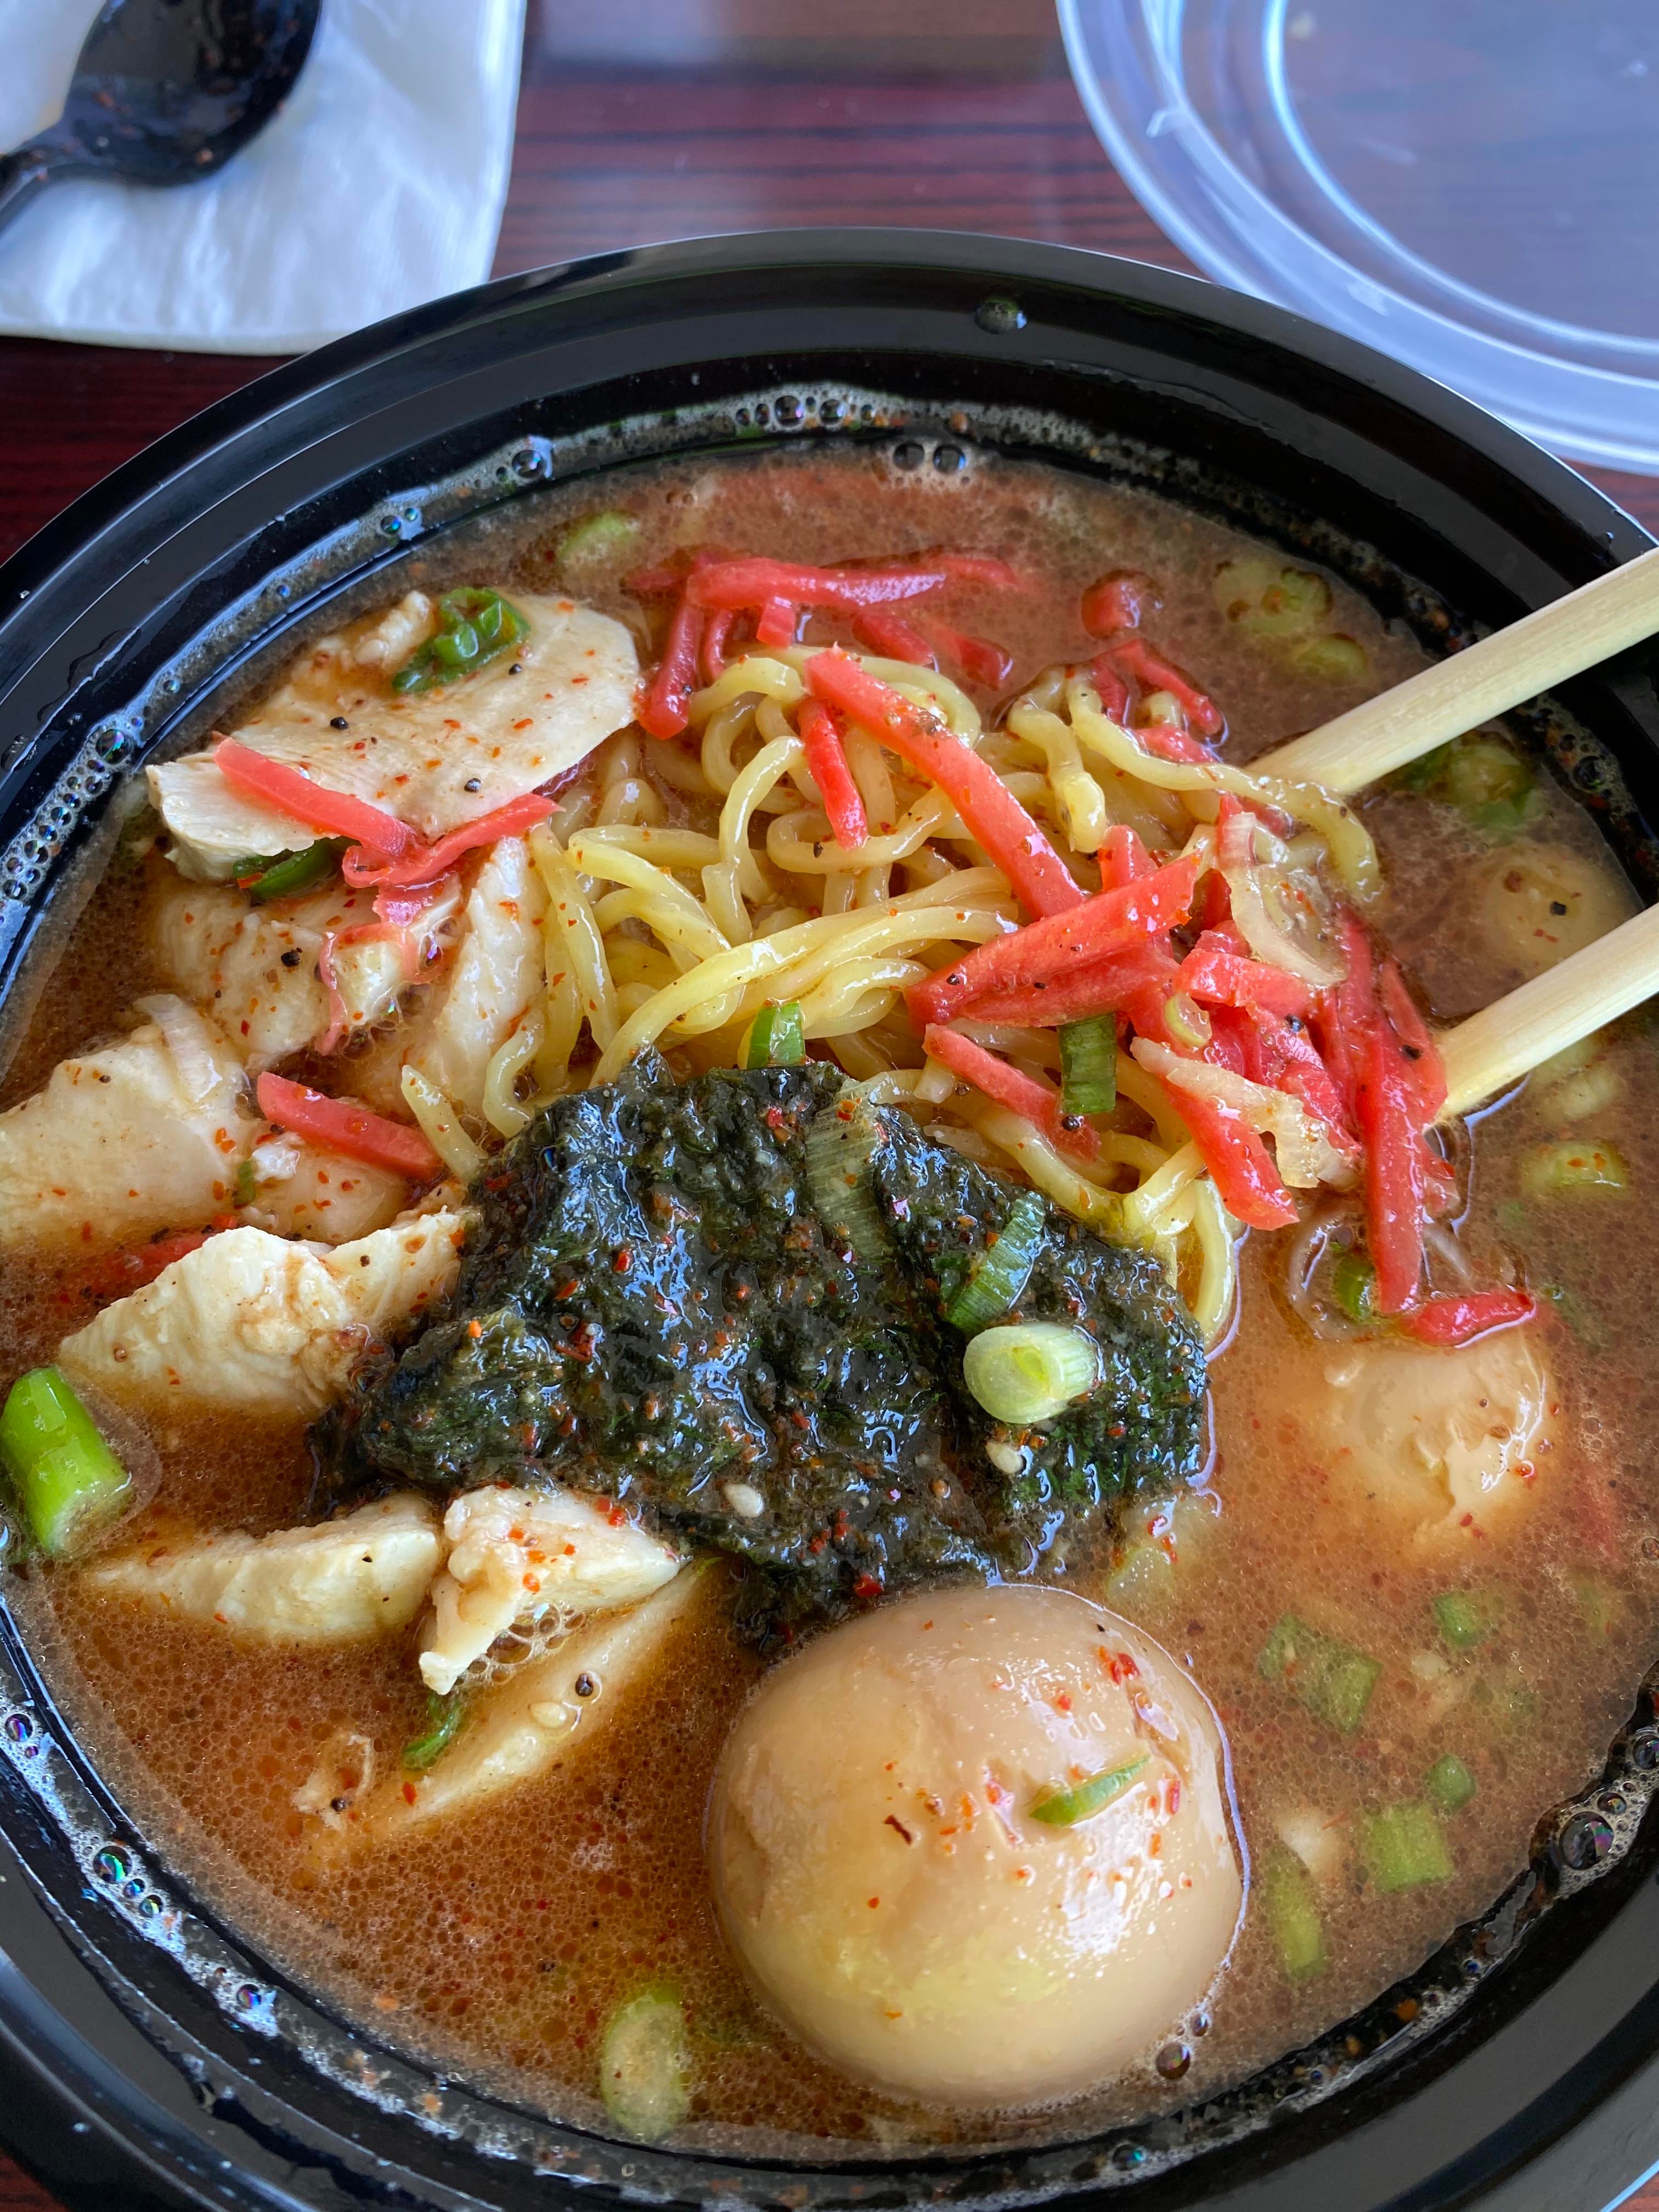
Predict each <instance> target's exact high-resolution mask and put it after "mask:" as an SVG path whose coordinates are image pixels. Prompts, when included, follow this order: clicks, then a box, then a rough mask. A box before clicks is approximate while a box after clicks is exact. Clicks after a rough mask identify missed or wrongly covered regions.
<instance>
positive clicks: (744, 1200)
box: [319, 1055, 1205, 1619]
mask: <svg viewBox="0 0 1659 2212" xmlns="http://www.w3.org/2000/svg"><path fill="white" fill-rule="evenodd" d="M842 1087H843V1086H842V1077H841V1076H840V1074H839V1073H838V1072H837V1071H836V1070H835V1069H834V1068H832V1067H829V1066H825V1065H823V1064H817V1063H812V1064H808V1065H807V1066H804V1067H799V1068H767V1069H761V1070H752V1071H738V1070H735V1069H732V1070H726V1069H722V1070H719V1071H716V1072H715V1073H712V1074H708V1075H705V1076H702V1077H700V1078H698V1079H696V1080H694V1081H691V1082H689V1083H685V1084H680V1085H676V1084H675V1083H674V1082H672V1081H671V1079H669V1077H668V1075H667V1072H666V1070H665V1068H664V1067H663V1066H662V1063H661V1062H660V1061H659V1060H657V1059H656V1058H655V1057H654V1055H646V1056H643V1057H642V1058H641V1060H639V1061H637V1062H636V1063H635V1066H634V1067H633V1068H632V1069H631V1070H630V1071H629V1073H628V1074H627V1075H626V1076H624V1078H623V1079H622V1080H621V1081H619V1082H617V1083H615V1084H611V1085H604V1086H602V1087H599V1088H597V1089H594V1090H591V1091H583V1092H580V1093H577V1094H575V1095H573V1096H572V1097H567V1098H562V1099H559V1100H557V1101H556V1102H555V1103H553V1104H552V1105H550V1106H549V1107H548V1108H546V1109H545V1110H544V1112H542V1113H541V1114H540V1115H538V1117H537V1118H536V1120H535V1121H533V1122H532V1124H531V1126H530V1127H528V1128H526V1130H525V1131H524V1132H523V1133H521V1134H520V1136H519V1137H518V1138H517V1139H514V1140H513V1143H512V1144H511V1145H510V1146H508V1147H507V1150H506V1152H504V1153H503V1154H502V1155H501V1158H500V1159H499V1160H497V1161H496V1162H495V1163H493V1164H492V1165H491V1167H490V1169H489V1170H488V1172H487V1173H486V1174H485V1176H483V1178H482V1180H481V1182H480V1183H479V1185H478V1187H477V1189H476V1190H475V1193H474V1200H475V1204H476V1205H477V1219H476V1221H475V1223H474V1225H473V1226H472V1227H471V1230H470V1231H469V1233H468V1236H467V1238H466V1242H465V1248H464V1250H463V1255H462V1263H461V1272H460V1278H459V1284H458V1287H457V1291H456V1294H455V1297H454V1299H453V1302H452V1304H450V1306H449V1307H448V1308H447V1310H444V1311H442V1312H441V1313H439V1314H437V1315H435V1316H432V1317H431V1318H430V1319H429V1320H428V1321H427V1322H425V1323H424V1325H423V1326H422V1327H421V1328H420V1330H419V1333H418V1334H416V1336H415V1337H414V1338H413V1340H411V1341H410V1342H408V1343H407V1344H406V1345H405V1346H404V1348H403V1349H402V1351H401V1352H399V1353H398V1354H397V1355H395V1356H393V1355H392V1354H391V1353H387V1354H385V1355H383V1356H382V1357H381V1358H380V1359H379V1360H378V1361H376V1362H374V1363H371V1364H370V1365H369V1366H368V1369H367V1370H365V1372H364V1373H363V1374H362V1376H360V1378H359V1381H358V1384H357V1387H356V1389H355V1391H354V1393H353V1394H352V1395H351V1397H350V1398H349V1401H347V1403H346V1404H345V1406H344V1407H343V1408H341V1409H339V1411H337V1413H335V1414H333V1415H331V1417H330V1419H328V1421H327V1422H326V1423H325V1425H324V1427H323V1429H322V1431H320V1435H319V1442H320V1445H321V1449H322V1454H323V1456H324V1459H325V1462H328V1463H330V1464H331V1467H332V1468H333V1470H334V1477H333V1480H334V1483H335V1486H336V1487H337V1488H343V1489H347V1490H349V1489H353V1488H361V1487H362V1486H364V1485H365V1484H366V1483H372V1482H374V1481H376V1480H380V1481H384V1480H386V1479H387V1478H395V1479H397V1480H402V1481H407V1482H412V1483H415V1484H416V1485H418V1486H422V1487H424V1488H428V1489H431V1490H435V1491H437V1492H445V1493H449V1492H456V1491H459V1490H462V1489H467V1488H471V1487H472V1486H476V1485H477V1484H480V1483H485V1482H493V1481H507V1482H512V1483H520V1484H526V1485H528V1486H532V1487H533V1486H535V1485H536V1484H538V1482H545V1481H550V1480H557V1481H560V1482H564V1483H568V1484H569V1485H571V1486H574V1487H576V1488H579V1489H582V1490H587V1491H592V1492H599V1493H600V1494H602V1495H604V1496H606V1497H609V1498H615V1499H617V1501H618V1503H619V1504H622V1505H623V1507H624V1508H625V1509H626V1510H629V1511H630V1512H635V1511H636V1512H638V1513H639V1514H640V1515H641V1517H642V1518H643V1519H644V1520H645V1521H646V1522H647V1523H648V1524H649V1525H651V1526H653V1527H655V1528H660V1529H661V1530H662V1531H663V1532H664V1533H665V1534H668V1535H670V1536H671V1537H675V1538H678V1539H679V1540H682V1541H686V1542H688V1543H690V1544H693V1545H696V1544H703V1545H714V1546H716V1547H720V1549H722V1550H724V1551H726V1552H728V1553H734V1554H737V1555H739V1556H740V1557H742V1558H743V1559H746V1560H748V1561H750V1562H751V1563H752V1564H753V1565H755V1566H756V1567H757V1568H759V1569H762V1570H765V1571H767V1572H766V1577H765V1581H764V1583H763V1589H764V1590H765V1592H766V1595H765V1597H764V1599H763V1602H762V1604H761V1607H760V1609H761V1610H762V1611H763V1612H769V1613H770V1614H771V1615H772V1616H773V1618H774V1619H777V1618H782V1617H796V1616H799V1617H810V1616H811V1615H813V1614H823V1613H839V1612H842V1611H844V1610H845V1609H846V1607H847V1606H848V1603H849V1602H851V1601H854V1599H863V1598H868V1597H872V1596H874V1595H876V1594H877V1593H878V1591H879V1590H880V1589H888V1588H892V1587H894V1586H896V1585H899V1584H902V1583H906V1582H908V1581H912V1580H915V1579H916V1578H918V1577H923V1576H927V1575H930V1574H934V1573H938V1572H939V1571H945V1570H949V1569H951V1568H962V1569H973V1570H975V1571H980V1572H981V1573H987V1574H1000V1575H1005V1576H1006V1575H1011V1574H1020V1573H1024V1572H1026V1571H1029V1570H1030V1568H1031V1567H1032V1566H1033V1565H1035V1564H1036V1561H1037V1560H1038V1559H1040V1558H1041V1557H1042V1555H1043V1554H1044V1553H1047V1552H1048V1551H1049V1550H1050V1548H1051V1547H1053V1546H1054V1544H1055V1541H1056V1540H1057V1538H1058V1537H1059V1536H1060V1533H1061V1531H1062V1529H1065V1528H1072V1529H1073V1530H1076V1529H1079V1528H1083V1527H1086V1526H1087V1525H1088V1524H1090V1523H1091V1522H1095V1521H1097V1519H1098V1518H1099V1516H1102V1515H1103V1513H1109V1512H1113V1511H1115V1510H1116V1509H1117V1508H1118V1506H1119V1505H1120V1504H1121V1502H1122V1501H1124V1500H1125V1499H1127V1498H1128V1497H1130V1496H1131V1495H1133V1493H1134V1492H1136V1491H1138V1490H1139V1489H1141V1488H1143V1487H1146V1486H1156V1487H1158V1488H1160V1489H1167V1488H1168V1487H1170V1486H1171V1485H1172V1484H1174V1483H1176V1482H1178V1481H1180V1480H1182V1479H1185V1478H1188V1477H1190V1476H1191V1475H1193V1474H1194V1473H1196V1472H1197V1470H1198V1468H1199V1467H1200V1463H1201V1459H1202V1451H1203V1399H1204V1390H1205V1364H1204V1354H1203V1348H1202V1346H1201V1344H1200V1340H1199V1337H1198V1334H1197V1331H1196V1329H1195V1328H1194V1325H1193V1322H1192V1319H1191V1317H1190V1316H1189V1315H1188V1312H1187V1310H1186V1308H1185V1306H1184V1305H1183V1304H1182V1302H1181V1300H1180V1298H1179V1297H1177V1296H1176V1294H1175V1293H1174V1292H1173V1291H1171V1290H1170V1286H1169V1285H1168V1283H1167V1282H1166V1281H1165V1279H1164V1274H1163V1272H1162V1270H1161V1269H1160V1268H1159V1267H1158V1265H1157V1264H1156V1263H1155V1262H1154V1261H1152V1260H1151V1259H1150V1258H1148V1257H1147V1256H1146V1255H1144V1254H1142V1253H1139V1252H1137V1251H1133V1250H1129V1249H1124V1248H1121V1247H1119V1246H1116V1245H1113V1244H1109V1243H1105V1242H1104V1241H1103V1240H1102V1239H1101V1238H1099V1237H1095V1236H1093V1235H1091V1234H1090V1233H1089V1232H1088V1231H1085V1230H1084V1229H1082V1228H1081V1227H1079V1225H1078V1224H1077V1223H1075V1222H1074V1221H1073V1220H1072V1219H1070V1218H1069V1217H1068V1216H1066V1215H1065V1214H1063V1213H1061V1212H1060V1211H1059V1210H1058V1209H1057V1208H1054V1207H1052V1206H1046V1202H1045V1212H1046V1221H1045V1226H1044V1231H1043V1234H1042V1240H1041V1243H1040V1245H1039V1247H1038V1249H1037V1252H1036V1260H1035V1262H1034V1264H1033V1267H1032V1269H1031V1273H1030V1279H1029V1281H1028V1283H1027V1285H1026V1286H1025V1288H1024V1291H1023V1292H1022V1293H1021V1295H1020V1297H1019V1300H1018V1305H1017V1306H1016V1307H1015V1308H1014V1310H1012V1312H1011V1313H1010V1314H1009V1315H1007V1316H1004V1317H1003V1318H1004V1319H1006V1320H1024V1321H1036V1320H1044V1321H1047V1320H1058V1321H1065V1322H1072V1323H1073V1324H1075V1325H1076V1326H1077V1327H1079V1328H1083V1329H1085V1330H1087V1331H1088V1332H1089V1334H1091V1336H1093V1338H1094V1339H1095V1340H1096V1342H1097V1346H1099V1349H1100V1353H1101V1370H1102V1379H1101V1381H1100V1383H1099V1385H1098V1387H1097V1389H1094V1390H1092V1391H1091V1392H1090V1393H1089V1395H1087V1396H1086V1397H1084V1398H1082V1399H1080V1400H1079V1401H1077V1402H1076V1403H1074V1404H1073V1405H1072V1406H1071V1407H1067V1408H1066V1411H1065V1412H1064V1413H1061V1414H1060V1416H1059V1417H1058V1418H1057V1419H1054V1420H1053V1421H1050V1422H1048V1423H1045V1424H1043V1425H1042V1426H1041V1427H1038V1428H1033V1429H1030V1430H1024V1431H1009V1430H1008V1429H1006V1428H1005V1427H1003V1426H1001V1425H1000V1424H998V1423H997V1422H995V1421H994V1420H992V1419H991V1418H990V1417H989V1416H988V1415H987V1413H985V1412H984V1411H983V1409H982V1408H981V1407H980V1406H979V1405H978V1403H977V1402H976V1401H975V1400H974V1398H973V1397H972V1396H971V1395H969V1392H968V1390H967V1389H966V1387H965V1385H964V1383H963V1372H962V1351H963V1344H964V1342H965V1339H964V1338H963V1336H962V1334H960V1333H959V1332H958V1331H957V1329H955V1328H952V1327H951V1324H950V1323H949V1322H947V1321H946V1320H945V1306H946V1304H948V1302H949V1298H950V1296H951V1292H952V1291H953V1290H954V1289H955V1288H956V1286H957V1285H958V1284H959V1283H960V1282H961V1281H962V1279H963V1276H964V1275H965V1273H966V1272H967V1270H968V1268H969V1267H970V1266H971V1265H972V1264H973V1262H974V1261H975V1257H976V1255H979V1254H980V1253H981V1252H982V1251H983V1250H984V1249H985V1248H986V1245H987V1241H988V1240H990V1239H992V1238H994V1235H995V1233H996V1231H998V1230H999V1228H1000V1225H1001V1224H1002V1223H1003V1222H1004V1221H1005V1220H1006V1218H1007V1215H1008V1212H1009V1209H1010V1207H1011V1206H1012V1204H1013V1201H1014V1200H1015V1199H1016V1197H1018V1195H1020V1190H1019V1188H1018V1187H1017V1186H1016V1185H1015V1184H1013V1183H1012V1182H1008V1181H1006V1180H1005V1179H1004V1178H1002V1177H1000V1176H995V1175H993V1174H990V1173H987V1170H985V1169H983V1168H981V1167H980V1166H978V1165H976V1164H975V1163H974V1162H972V1161H970V1160H968V1159H965V1158H963V1157H962V1156H961V1155H960V1154H959V1153H957V1152H952V1151H951V1150H950V1149H949V1148H948V1147H946V1146H941V1145H939V1144H936V1143H934V1142H933V1140H932V1139H929V1138H928V1137H927V1136H926V1135H925V1134H924V1133H922V1132H921V1130H920V1129H919V1128H918V1127H916V1125H915V1122H914V1121H913V1120H912V1119H911V1118H910V1117H909V1116H908V1115H906V1114H904V1113H903V1112H902V1111H900V1110H898V1109H870V1108H868V1107H864V1106H861V1107H860V1109H859V1110H860V1113H861V1114H864V1115H868V1116H869V1117H870V1119H869V1127H870V1131H871V1133H872V1136H873V1139H874V1142H873V1148H872V1150H870V1152H869V1158H868V1163H867V1167H866V1168H865V1169H864V1170H863V1176H862V1180H863V1182H864V1186H865V1188H866V1191H867V1193H868V1198H869V1201H870V1202H871V1204H872V1206H873V1212H874V1216H875V1217H876V1218H878V1219H879V1223H880V1225H881V1228H880V1230H878V1231H876V1232H875V1233H876V1235H877V1237H878V1238H880V1240H881V1243H882V1244H884V1248H885V1249H880V1248H879V1246H877V1247H874V1248H872V1239H871V1237H870V1235H869V1234H868V1233H867V1232H866V1234H865V1235H863V1236H861V1237H859V1240H858V1241H859V1243H860V1245H861V1246H862V1247H864V1248H865V1250H866V1252H868V1251H870V1250H872V1249H874V1250H875V1253H876V1256H875V1257H873V1258H871V1257H863V1256H860V1251H859V1250H858V1249H854V1244H853V1243H852V1242H850V1241H849V1239H848V1236H847V1235H846V1234H844V1233H842V1231H841V1230H839V1229H838V1228H836V1226H827V1225H826V1223H825V1220H824V1218H823V1216H822V1214H821V1213H820V1211H819V1209H818V1207H817V1206H816V1205H815V1203H814V1200H813V1195H812V1188H811V1181H810V1177H809V1172H808V1168H807V1162H806V1157H805V1149H804V1146H805V1136H806V1133H807V1130H808V1129H809V1127H811V1123H812V1121H813V1119H814V1117H815V1116H816V1115H820V1114H823V1113H824V1112H826V1111H831V1110H833V1109H834V1108H835V1105H836V1099H837V1097H839V1096H840V1094H841V1093H842ZM843 1118H844V1117H843ZM883 1232H884V1234H883ZM987 1445H995V1446H997V1447H998V1449H997V1455H996V1459H993V1458H992V1457H991V1456H990V1455H987ZM999 1460H1000V1461H1003V1462H1009V1463H1013V1464H1016V1465H1017V1470H1018V1471H1017V1472H1015V1473H1012V1474H1009V1473H1006V1472H1005V1471H1004V1468H1003V1467H1002V1466H1000V1465H999V1464H998V1463H997V1461H999ZM757 1499H758V1501H759V1510H754V1509H755V1506H756V1503H757Z"/></svg>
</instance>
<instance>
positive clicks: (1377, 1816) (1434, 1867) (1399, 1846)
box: [1359, 1799, 1457, 1891]
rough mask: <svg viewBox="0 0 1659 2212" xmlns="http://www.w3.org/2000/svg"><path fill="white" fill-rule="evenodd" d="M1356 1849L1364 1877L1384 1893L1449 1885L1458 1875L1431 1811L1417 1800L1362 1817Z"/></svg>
mask: <svg viewBox="0 0 1659 2212" xmlns="http://www.w3.org/2000/svg"><path fill="white" fill-rule="evenodd" d="M1359 1849H1360V1853H1361V1856H1362V1857H1364V1862H1365V1871H1366V1873H1367V1874H1369V1875H1370V1878H1371V1880H1372V1881H1374V1882H1375V1883H1376V1886H1377V1887H1378V1888H1379V1889H1381V1890H1384V1891H1393V1890H1396V1889H1417V1888H1419V1887H1421V1886H1422V1884H1423V1883H1425V1882H1429V1881H1450V1880H1451V1878H1452V1876H1453V1875H1455V1873H1456V1871H1457V1869H1456V1867H1455V1865H1454V1864H1453V1863H1452V1855H1451V1853H1450V1851H1449V1850H1447V1848H1446V1836H1445V1831H1444V1830H1443V1828H1442V1827H1441V1825H1440V1823H1439V1821H1438V1820H1437V1819H1436V1818H1435V1816H1434V1811H1433V1808H1431V1806H1428V1805H1425V1804H1424V1803H1422V1802H1421V1801H1420V1800H1418V1799H1411V1800H1409V1801H1408V1802H1407V1803H1405V1804H1403V1805H1385V1806H1384V1807H1383V1810H1382V1811H1381V1812H1380V1813H1372V1814H1363V1815H1362V1816H1361V1818H1360V1821H1359Z"/></svg>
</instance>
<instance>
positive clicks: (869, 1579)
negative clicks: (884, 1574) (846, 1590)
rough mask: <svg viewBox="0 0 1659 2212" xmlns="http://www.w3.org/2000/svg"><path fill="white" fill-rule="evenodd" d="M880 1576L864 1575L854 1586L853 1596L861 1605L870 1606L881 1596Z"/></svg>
mask: <svg viewBox="0 0 1659 2212" xmlns="http://www.w3.org/2000/svg"><path fill="white" fill-rule="evenodd" d="M881 1590H882V1584H881V1577H880V1576H879V1575H872V1574H862V1575H860V1576H859V1577H858V1578H857V1580H856V1581H855V1582H854V1584H853V1595H854V1598H855V1599H856V1600H857V1601H858V1602H859V1604H860V1605H868V1604H870V1603H871V1602H872V1601H873V1600H874V1599H876V1598H878V1597H879V1596H880V1595H881Z"/></svg>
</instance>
